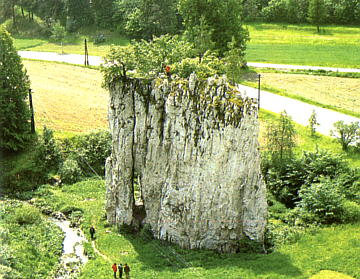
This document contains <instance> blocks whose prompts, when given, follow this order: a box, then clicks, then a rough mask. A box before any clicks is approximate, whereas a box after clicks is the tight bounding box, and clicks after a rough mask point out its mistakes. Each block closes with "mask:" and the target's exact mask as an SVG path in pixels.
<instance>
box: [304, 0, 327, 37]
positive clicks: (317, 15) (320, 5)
mask: <svg viewBox="0 0 360 279" xmlns="http://www.w3.org/2000/svg"><path fill="white" fill-rule="evenodd" d="M325 18H326V9H325V4H324V0H310V2H309V10H308V20H309V21H310V22H311V23H312V24H314V25H316V27H317V32H318V33H320V25H321V24H322V23H324V21H325Z"/></svg>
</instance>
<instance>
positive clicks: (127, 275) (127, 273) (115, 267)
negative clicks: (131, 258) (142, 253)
mask: <svg viewBox="0 0 360 279" xmlns="http://www.w3.org/2000/svg"><path fill="white" fill-rule="evenodd" d="M111 267H112V270H113V271H114V278H116V273H117V272H118V271H119V278H122V275H123V271H124V273H125V278H126V279H129V278H130V267H129V266H128V265H127V264H124V266H122V264H119V265H117V264H116V263H114V264H113V265H112V266H111Z"/></svg>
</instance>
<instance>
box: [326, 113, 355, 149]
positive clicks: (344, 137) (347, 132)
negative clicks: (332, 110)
mask: <svg viewBox="0 0 360 279" xmlns="http://www.w3.org/2000/svg"><path fill="white" fill-rule="evenodd" d="M334 127H335V130H332V131H331V134H332V136H335V137H336V138H337V140H338V141H339V142H340V144H341V146H342V149H343V150H345V151H346V150H347V149H348V147H349V144H350V143H353V142H356V141H359V140H360V124H359V122H351V123H350V124H345V123H344V121H342V120H341V121H337V122H335V123H334Z"/></svg>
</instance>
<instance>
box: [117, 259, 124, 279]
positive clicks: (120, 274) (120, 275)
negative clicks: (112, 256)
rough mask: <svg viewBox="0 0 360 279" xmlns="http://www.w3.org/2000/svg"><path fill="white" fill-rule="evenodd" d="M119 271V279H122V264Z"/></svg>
mask: <svg viewBox="0 0 360 279" xmlns="http://www.w3.org/2000/svg"><path fill="white" fill-rule="evenodd" d="M118 271H119V278H120V279H121V278H122V275H123V266H122V264H121V263H120V264H119V265H118Z"/></svg>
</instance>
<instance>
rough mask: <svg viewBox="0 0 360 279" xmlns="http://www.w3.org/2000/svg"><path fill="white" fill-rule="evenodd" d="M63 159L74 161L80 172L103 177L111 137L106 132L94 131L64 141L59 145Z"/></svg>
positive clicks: (109, 150)
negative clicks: (68, 158)
mask: <svg viewBox="0 0 360 279" xmlns="http://www.w3.org/2000/svg"><path fill="white" fill-rule="evenodd" d="M61 149H62V153H63V154H64V157H70V156H71V159H72V160H75V161H76V162H77V164H78V167H80V169H81V172H82V173H84V174H87V175H94V174H96V175H98V176H104V174H105V161H106V158H107V157H109V156H110V152H111V135H110V133H109V132H108V131H95V132H91V133H89V134H87V135H80V136H75V137H72V138H70V139H65V140H64V141H63V142H62V144H61Z"/></svg>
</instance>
